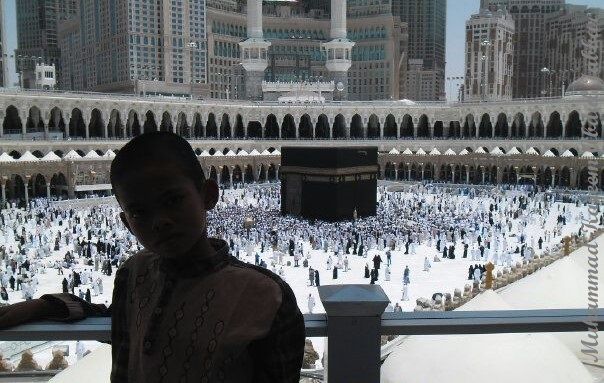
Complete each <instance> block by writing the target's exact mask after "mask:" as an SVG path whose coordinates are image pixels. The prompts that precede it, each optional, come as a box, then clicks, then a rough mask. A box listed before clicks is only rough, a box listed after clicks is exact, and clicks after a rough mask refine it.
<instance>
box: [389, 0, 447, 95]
mask: <svg viewBox="0 0 604 383" xmlns="http://www.w3.org/2000/svg"><path fill="white" fill-rule="evenodd" d="M392 11H393V14H394V15H395V16H396V17H398V18H400V20H401V21H403V22H405V23H407V25H408V31H409V52H408V59H409V60H417V59H421V60H422V62H423V66H422V69H421V72H422V75H423V76H427V77H432V78H434V79H435V80H434V82H433V83H432V84H431V85H430V86H432V90H431V91H430V92H428V93H426V92H424V91H422V92H421V93H420V94H417V93H413V92H412V91H411V89H418V88H417V87H415V86H410V92H409V93H408V96H409V97H408V98H411V99H414V100H444V99H445V54H446V24H447V1H446V0H392ZM413 63H415V64H414V65H413V68H410V70H413V69H415V68H417V63H418V61H413ZM427 71H433V72H434V73H433V75H428V73H427ZM408 77H410V76H408ZM410 81H412V82H413V81H415V80H413V79H412V78H410ZM426 96H428V97H426Z"/></svg>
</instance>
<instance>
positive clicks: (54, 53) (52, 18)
mask: <svg viewBox="0 0 604 383" xmlns="http://www.w3.org/2000/svg"><path fill="white" fill-rule="evenodd" d="M77 3H78V1H77V0H18V1H16V6H17V50H16V52H15V55H16V64H17V72H18V73H19V74H20V77H21V79H20V82H21V85H22V86H23V87H25V88H31V87H34V84H35V79H34V70H35V65H36V63H46V64H55V66H56V70H57V74H58V75H59V76H60V73H61V66H60V61H61V60H60V59H61V51H60V49H59V44H58V38H57V34H58V26H59V23H60V22H61V21H62V20H66V19H69V18H70V17H72V16H73V15H74V14H75V13H76V9H77ZM59 86H61V85H60V84H59Z"/></svg>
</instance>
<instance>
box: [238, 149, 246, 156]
mask: <svg viewBox="0 0 604 383" xmlns="http://www.w3.org/2000/svg"><path fill="white" fill-rule="evenodd" d="M237 155H238V156H247V155H248V152H246V151H245V150H243V149H241V150H240V151H239V153H237Z"/></svg>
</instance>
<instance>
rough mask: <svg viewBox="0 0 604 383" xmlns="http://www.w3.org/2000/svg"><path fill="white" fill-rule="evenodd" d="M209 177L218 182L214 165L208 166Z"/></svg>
mask: <svg viewBox="0 0 604 383" xmlns="http://www.w3.org/2000/svg"><path fill="white" fill-rule="evenodd" d="M210 179H212V180H214V181H216V182H218V171H217V170H216V167H215V166H214V165H212V166H210Z"/></svg>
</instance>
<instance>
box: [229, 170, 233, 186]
mask: <svg viewBox="0 0 604 383" xmlns="http://www.w3.org/2000/svg"><path fill="white" fill-rule="evenodd" d="M229 182H230V185H231V187H233V168H231V171H230V172H229Z"/></svg>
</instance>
